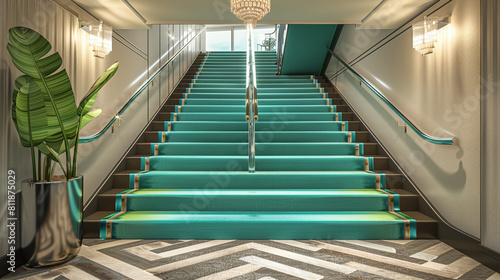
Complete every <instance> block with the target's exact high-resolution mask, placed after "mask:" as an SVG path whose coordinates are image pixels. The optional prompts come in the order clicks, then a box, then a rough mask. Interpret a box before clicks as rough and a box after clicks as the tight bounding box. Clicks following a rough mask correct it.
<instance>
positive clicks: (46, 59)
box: [7, 27, 79, 143]
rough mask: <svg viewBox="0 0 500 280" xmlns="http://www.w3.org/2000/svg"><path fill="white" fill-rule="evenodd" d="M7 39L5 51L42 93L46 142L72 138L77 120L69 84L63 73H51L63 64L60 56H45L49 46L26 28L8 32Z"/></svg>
mask: <svg viewBox="0 0 500 280" xmlns="http://www.w3.org/2000/svg"><path fill="white" fill-rule="evenodd" d="M9 39H10V42H9V44H8V45H7V49H8V51H9V53H10V55H11V58H12V62H13V63H14V65H15V66H16V67H17V68H18V69H19V70H20V71H21V72H23V73H24V74H26V75H28V76H30V77H32V78H33V79H34V81H35V82H36V84H37V85H38V87H39V88H40V90H41V92H42V93H43V99H44V104H45V108H46V111H47V125H46V134H47V138H46V139H45V140H46V141H47V143H50V142H53V143H54V142H59V141H61V140H64V141H67V140H68V139H70V138H74V137H75V136H76V130H77V127H78V124H79V118H78V115H77V108H76V103H75V97H74V94H73V90H72V89H71V82H70V80H69V77H68V74H67V73H66V71H65V70H62V71H59V72H57V73H54V72H55V71H57V69H59V67H60V66H61V65H62V59H61V57H60V56H59V54H58V53H54V54H52V55H49V56H45V55H47V54H48V52H49V51H50V49H51V45H50V43H49V42H48V41H47V40H46V39H45V38H44V37H43V36H41V35H40V34H38V33H37V32H36V31H34V30H31V29H29V28H25V27H13V28H11V29H9ZM18 98H19V97H18ZM19 121H20V120H19V119H18V120H17V122H18V125H20V122H19Z"/></svg>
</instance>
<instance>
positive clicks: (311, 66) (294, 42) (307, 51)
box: [281, 24, 337, 75]
mask: <svg viewBox="0 0 500 280" xmlns="http://www.w3.org/2000/svg"><path fill="white" fill-rule="evenodd" d="M336 29H337V25H336V24H290V25H288V34H287V37H286V46H285V53H284V55H283V66H282V70H281V74H282V75H298V74H307V75H320V74H321V69H322V67H323V63H324V61H325V57H326V55H327V47H330V44H331V42H332V39H333V35H334V34H335V30H336Z"/></svg>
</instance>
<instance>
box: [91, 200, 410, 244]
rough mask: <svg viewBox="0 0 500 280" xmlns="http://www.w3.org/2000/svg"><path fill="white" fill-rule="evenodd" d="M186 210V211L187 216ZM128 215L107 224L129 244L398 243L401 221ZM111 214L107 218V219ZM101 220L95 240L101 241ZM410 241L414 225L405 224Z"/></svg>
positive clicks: (301, 215) (363, 215)
mask: <svg viewBox="0 0 500 280" xmlns="http://www.w3.org/2000/svg"><path fill="white" fill-rule="evenodd" d="M189 210H191V212H190V211H189ZM196 210H198V208H194V207H190V208H189V207H187V206H186V209H182V210H180V211H170V212H169V211H130V212H125V213H123V214H121V215H119V216H117V217H115V218H114V219H113V220H112V221H111V222H110V227H111V232H110V234H111V237H112V238H125V239H127V238H129V239H138V238H141V239H145V238H149V239H404V238H405V236H404V232H405V220H404V219H402V218H401V217H399V216H396V215H394V214H391V213H389V212H381V211H370V212H364V211H357V212H339V211H335V212H324V211H313V212H305V211H293V212H264V211H259V212H257V211H247V212H245V211H238V212H225V211H203V212H198V211H196ZM113 215H116V213H113V214H111V215H109V216H108V217H106V218H109V217H111V216H113ZM106 218H105V219H103V220H101V233H100V235H101V238H106V228H107V225H106V224H107V223H106ZM410 228H411V238H413V239H414V238H416V222H415V220H413V219H410Z"/></svg>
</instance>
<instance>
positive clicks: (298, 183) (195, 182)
mask: <svg viewBox="0 0 500 280" xmlns="http://www.w3.org/2000/svg"><path fill="white" fill-rule="evenodd" d="M136 170H139V168H137V169H136ZM134 176H135V175H134V174H131V175H129V174H124V173H121V174H114V175H113V187H114V188H134ZM381 176H382V177H381V178H382V184H381V186H382V187H383V186H386V187H387V188H388V189H401V188H402V180H403V177H402V175H401V174H381ZM278 182H281V183H279V184H278ZM140 186H141V188H175V189H190V188H195V189H204V188H228V189H251V188H254V189H266V188H278V189H303V188H304V186H313V187H314V188H315V189H353V188H357V189H363V188H368V189H372V188H375V187H376V183H375V175H373V174H368V173H364V174H363V176H360V175H359V174H350V175H343V176H340V175H333V174H326V173H323V174H320V175H317V174H316V175H315V176H312V175H306V176H304V175H302V176H294V175H293V174H287V175H278V174H274V175H272V174H264V175H263V174H258V175H257V176H252V177H248V176H247V174H229V173H226V172H224V173H221V174H216V173H206V174H202V173H200V174H190V175H186V174H176V175H172V174H168V175H157V176H156V178H152V177H151V176H149V174H148V173H145V174H142V175H141V179H140Z"/></svg>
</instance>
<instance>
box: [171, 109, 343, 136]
mask: <svg viewBox="0 0 500 280" xmlns="http://www.w3.org/2000/svg"><path fill="white" fill-rule="evenodd" d="M183 108H184V107H183ZM169 126H170V130H171V131H247V130H248V122H246V121H239V122H234V121H224V122H222V121H219V122H218V121H189V122H184V121H176V122H167V121H166V122H165V125H164V129H163V130H164V131H168V130H169ZM342 128H344V129H342ZM255 130H256V131H347V130H349V123H348V122H335V121H317V122H307V121H305V122H299V121H295V122H284V123H277V122H269V121H267V122H266V121H258V122H256V123H255Z"/></svg>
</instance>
